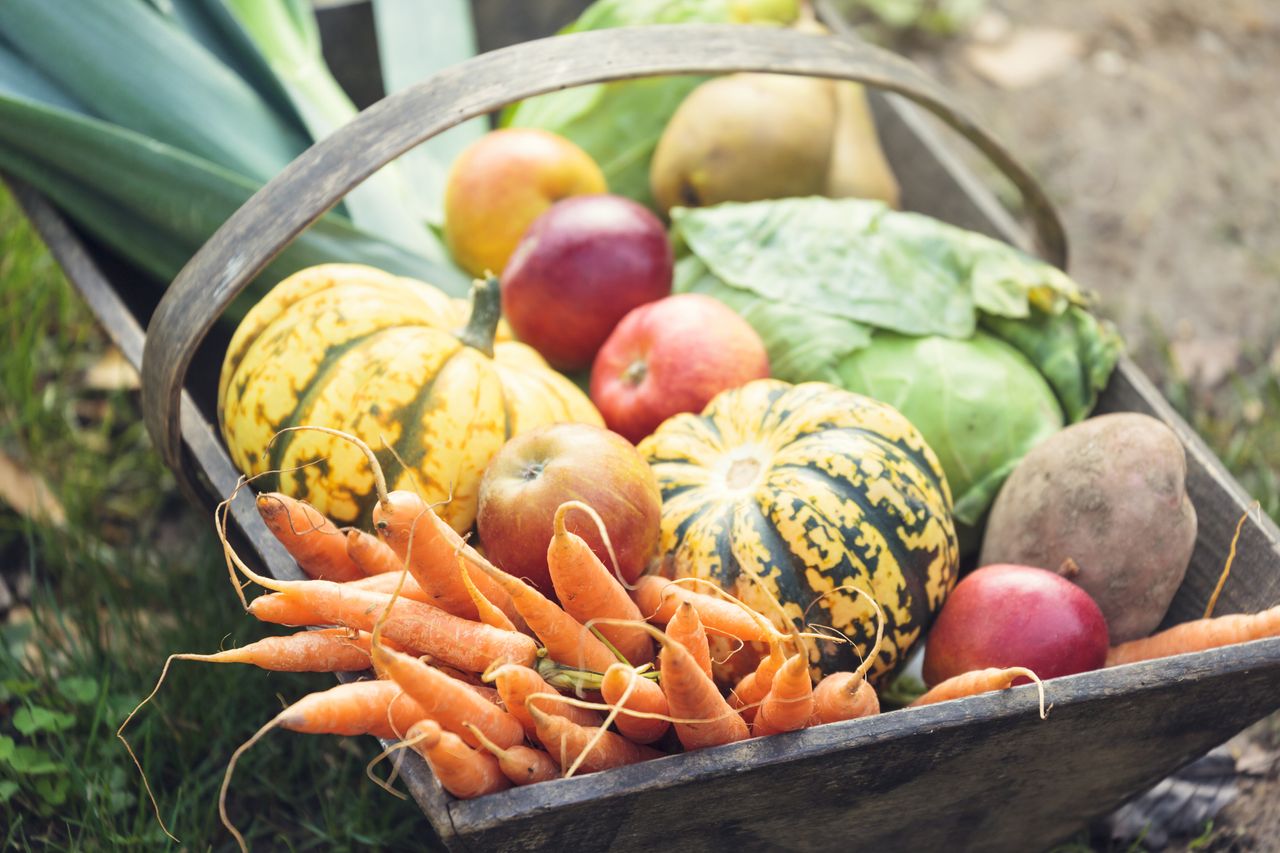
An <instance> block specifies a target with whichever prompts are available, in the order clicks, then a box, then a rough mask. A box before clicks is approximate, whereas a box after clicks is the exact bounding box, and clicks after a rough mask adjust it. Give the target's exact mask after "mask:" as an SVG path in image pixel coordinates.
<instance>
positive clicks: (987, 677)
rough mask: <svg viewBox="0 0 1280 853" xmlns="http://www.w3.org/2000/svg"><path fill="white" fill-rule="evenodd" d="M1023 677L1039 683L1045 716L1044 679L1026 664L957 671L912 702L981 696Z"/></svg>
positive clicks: (1041, 709) (925, 703)
mask: <svg viewBox="0 0 1280 853" xmlns="http://www.w3.org/2000/svg"><path fill="white" fill-rule="evenodd" d="M1019 678H1030V679H1031V680H1032V681H1034V682H1035V683H1036V687H1037V688H1038V689H1039V691H1040V719H1042V720H1043V719H1044V718H1045V714H1046V712H1045V708H1044V683H1043V682H1042V681H1040V678H1039V677H1038V676H1037V675H1036V674H1035V673H1034V672H1032V671H1031V670H1029V669H1027V668H1026V667H1025V666H1011V667H1009V668H1007V669H1000V668H999V667H991V668H989V669H975V670H973V671H972V672H962V673H960V674H959V675H953V676H951V677H950V678H948V679H947V680H946V681H940V682H938V683H937V684H936V685H934V686H933V688H932V689H930V690H929V691H928V692H927V693H925V694H924V695H923V696H921V697H920V698H918V699H916V701H914V702H912V703H911V706H912V707H915V706H917V705H932V704H934V703H935V702H948V701H950V700H952V699H963V698H964V697H966V696H977V695H978V694H980V693H991V692H993V691H996V690H1007V689H1008V688H1010V687H1012V686H1013V682H1015V681H1017V680H1018V679H1019Z"/></svg>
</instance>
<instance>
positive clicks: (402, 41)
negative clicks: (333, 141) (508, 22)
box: [373, 0, 489, 225]
mask: <svg viewBox="0 0 1280 853" xmlns="http://www.w3.org/2000/svg"><path fill="white" fill-rule="evenodd" d="M373 21H374V26H375V27H376V29H377V33H378V62H379V64H380V66H381V69H382V82H383V88H384V89H385V90H386V92H387V94H388V95H390V94H393V93H395V92H399V91H400V90H402V89H405V88H408V87H409V86H412V85H413V84H414V83H418V82H420V81H422V80H425V79H427V78H428V77H430V76H431V75H432V74H434V73H436V72H437V71H439V70H441V69H443V68H447V67H449V66H450V65H454V64H456V63H458V62H462V61H463V60H465V59H468V58H470V57H472V56H474V55H475V52H476V36H475V24H474V22H473V21H472V18H471V4H470V3H469V2H467V0H432V2H431V3H422V2H421V0H373ZM488 129H489V125H488V122H487V121H486V120H485V119H482V118H478V119H472V120H471V121H468V122H464V123H462V124H460V125H458V126H457V127H453V128H450V129H449V130H447V131H445V132H444V133H441V134H439V135H437V136H435V137H433V138H431V139H428V140H427V141H426V142H424V143H423V144H422V145H420V146H418V147H417V148H415V149H414V150H413V151H410V152H408V153H407V154H405V156H404V157H403V158H401V160H400V162H399V165H401V166H402V167H403V169H404V173H405V176H406V177H407V178H408V179H409V180H410V181H411V182H412V185H413V188H414V190H415V193H416V195H417V197H418V198H419V200H420V201H421V203H422V208H421V213H422V215H424V216H425V217H426V218H427V219H428V221H430V222H431V223H433V224H435V225H440V224H441V223H443V222H444V212H443V208H444V185H445V178H446V177H447V175H448V169H449V165H450V164H451V163H452V162H453V161H454V159H455V158H456V157H457V156H458V155H459V154H460V153H462V150H463V149H464V148H466V147H467V146H468V145H470V144H471V143H472V142H474V141H475V140H477V139H479V138H480V137H481V136H483V135H484V134H485V132H486V131H488Z"/></svg>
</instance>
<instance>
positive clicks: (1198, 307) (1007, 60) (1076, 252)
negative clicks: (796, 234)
mask: <svg viewBox="0 0 1280 853" xmlns="http://www.w3.org/2000/svg"><path fill="white" fill-rule="evenodd" d="M1028 36H1030V38H1031V39H1032V40H1033V41H1031V42H1029V43H1028V42H1027V39H1028ZM1019 40H1023V42H1024V44H1023V47H1024V49H1023V50H1018V49H1017V47H1018V44H1017V43H1018V41H1019ZM1055 51H1056V54H1055ZM983 53H985V54H986V56H985V57H983V56H982V54H983ZM911 54H912V56H913V58H914V59H916V60H917V61H918V62H921V63H922V64H924V65H925V66H926V67H928V68H930V70H931V71H933V73H934V74H935V75H936V76H938V77H939V78H940V79H941V80H942V81H943V82H944V83H946V84H947V85H948V86H949V87H950V88H951V89H952V90H953V91H955V92H956V93H957V94H958V95H959V96H960V99H961V101H962V102H964V103H966V104H967V105H968V106H969V107H971V108H972V109H973V110H974V112H975V114H976V115H978V116H979V117H981V118H982V119H983V120H984V121H985V122H986V123H987V124H988V126H989V127H990V129H991V130H992V131H994V132H995V134H996V135H997V137H998V138H1000V139H1002V140H1003V141H1004V142H1005V143H1006V144H1007V145H1008V147H1009V149H1010V150H1011V151H1013V152H1015V153H1017V154H1018V156H1020V157H1021V158H1022V159H1023V160H1024V162H1025V163H1026V164H1027V165H1028V166H1029V167H1030V168H1031V171H1032V172H1033V173H1034V174H1036V175H1037V176H1039V177H1040V178H1041V180H1042V181H1044V182H1045V184H1046V186H1047V189H1048V191H1049V193H1050V195H1051V196H1052V197H1053V199H1054V201H1055V202H1056V203H1057V204H1058V205H1059V207H1060V209H1061V212H1062V214H1063V217H1064V220H1065V224H1066V227H1067V231H1068V234H1069V235H1070V238H1071V254H1072V261H1071V272H1072V274H1073V276H1074V277H1075V278H1076V279H1077V280H1078V281H1080V282H1081V283H1082V284H1083V285H1085V286H1086V287H1088V288H1090V289H1092V290H1095V291H1097V292H1098V293H1099V295H1100V297H1101V300H1102V310H1103V311H1104V312H1105V313H1106V314H1108V315H1109V316H1110V317H1112V318H1113V319H1114V320H1115V321H1116V322H1117V324H1118V325H1119V326H1120V328H1121V330H1122V331H1123V332H1124V333H1125V336H1126V338H1127V339H1128V341H1129V344H1130V348H1131V351H1132V352H1133V354H1134V355H1135V356H1136V357H1137V359H1138V361H1139V363H1140V364H1142V365H1143V367H1144V368H1146V369H1147V370H1148V371H1149V372H1153V373H1155V374H1157V375H1160V376H1166V375H1167V374H1169V373H1175V374H1181V376H1180V377H1179V378H1181V379H1182V380H1185V381H1187V382H1189V383H1191V384H1192V385H1193V386H1199V390H1200V391H1201V392H1203V393H1211V392H1212V388H1213V386H1214V385H1216V384H1219V383H1222V382H1223V381H1224V380H1228V379H1229V378H1230V377H1231V376H1232V375H1233V374H1234V372H1235V371H1237V370H1238V369H1239V368H1240V366H1241V364H1243V363H1252V364H1254V365H1257V364H1259V363H1262V364H1265V363H1266V362H1267V361H1270V362H1271V370H1273V371H1276V372H1280V133H1278V132H1277V131H1280V2H1274V0H1220V2H1212V3H1208V2H1203V0H1127V2H1124V3H1116V2H1112V0H1070V2H1066V0H1059V2H1047V3H1046V2H1037V0H1003V2H998V3H992V4H990V5H989V6H988V8H987V11H986V12H985V13H984V14H983V16H982V17H981V18H980V19H979V20H978V21H977V22H976V24H975V25H974V26H973V27H972V28H971V29H970V30H969V31H968V33H966V34H965V35H963V36H961V37H960V38H957V39H952V40H949V41H946V42H945V43H942V44H937V45H927V46H917V47H915V48H913V49H912V50H911ZM993 57H994V66H995V67H994V70H993V69H992V65H993V63H992V62H991V61H990V60H992V58H993ZM984 58H985V59H987V60H988V62H987V63H986V64H985V66H984V63H983V59H984ZM1001 62H1003V63H1004V65H1003V67H1002V66H1001ZM984 72H985V73H984ZM1028 74H1029V75H1031V76H1033V77H1034V76H1036V75H1037V74H1038V75H1039V79H1038V80H1036V81H1035V82H1032V83H1029V84H1026V85H1021V86H1019V85H1017V84H1018V83H1019V82H1025V79H1026V77H1027V75H1028ZM1019 77H1022V78H1023V80H1022V81H1020V80H1019ZM1264 369H1265V368H1264ZM1264 414H1265V416H1266V417H1267V418H1280V411H1271V412H1266V413H1264ZM1277 746H1280V718H1273V719H1271V720H1266V721H1263V722H1262V723H1260V724H1258V725H1257V726H1255V727H1254V728H1253V729H1251V730H1249V731H1248V732H1246V733H1245V734H1243V735H1241V736H1240V737H1239V738H1237V739H1236V740H1235V741H1233V742H1232V748H1233V750H1234V751H1236V752H1237V753H1238V754H1251V755H1253V756H1261V757H1262V760H1261V761H1260V762H1259V763H1257V764H1255V765H1254V766H1255V769H1256V768H1258V767H1261V769H1260V770H1257V772H1256V773H1255V774H1254V775H1250V776H1248V777H1242V779H1241V780H1240V785H1241V788H1242V792H1241V795H1240V796H1239V797H1238V798H1237V799H1236V800H1235V802H1233V803H1232V804H1231V805H1229V806H1228V807H1227V808H1226V809H1225V810H1224V811H1223V812H1222V813H1221V814H1220V815H1219V816H1218V817H1217V818H1216V819H1215V820H1214V822H1213V824H1212V826H1211V827H1210V828H1208V830H1207V831H1202V832H1200V833H1198V835H1197V837H1196V838H1195V839H1194V840H1193V839H1189V838H1184V839H1182V840H1181V841H1180V842H1177V843H1175V844H1173V845H1172V846H1171V847H1169V848H1167V849H1172V850H1188V849H1196V850H1216V851H1274V850H1280V782H1278V781H1277V774H1276V766H1277V765H1276V762H1275V761H1274V760H1271V761H1267V760H1266V759H1267V757H1268V756H1269V757H1270V758H1271V759H1274V757H1275V755H1276V752H1275V750H1276V748H1277ZM1203 829H1204V828H1203V827H1202V830H1203ZM1090 844H1091V845H1092V847H1093V848H1094V849H1118V850H1125V849H1131V848H1129V847H1128V844H1127V843H1123V844H1118V845H1112V844H1109V843H1108V842H1107V841H1106V837H1105V835H1104V834H1103V833H1101V832H1095V833H1094V835H1093V837H1092V839H1091V840H1090V841H1088V842H1086V841H1082V847H1081V848H1077V847H1075V846H1074V845H1073V846H1071V847H1070V848H1069V849H1090ZM1132 849H1148V848H1147V847H1146V846H1145V845H1143V846H1142V847H1138V848H1132Z"/></svg>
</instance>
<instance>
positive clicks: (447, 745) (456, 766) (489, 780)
mask: <svg viewBox="0 0 1280 853" xmlns="http://www.w3.org/2000/svg"><path fill="white" fill-rule="evenodd" d="M405 743H407V744H411V745H412V746H413V748H414V749H415V750H417V751H418V753H420V754H421V755H422V757H423V758H425V759H426V760H427V763H428V764H430V765H431V771H432V772H433V773H435V775H436V779H437V780H438V781H439V782H440V786H441V787H442V788H444V789H445V790H446V791H448V792H449V793H450V794H453V795H454V796H455V797H457V798H459V799H462V800H469V799H471V798H472V797H481V796H484V795H485V794H492V793H495V792H497V791H504V790H506V789H507V788H510V787H511V782H509V781H508V780H507V777H506V776H504V775H503V773H502V769H501V768H500V767H499V766H498V759H496V758H494V757H493V756H492V755H490V754H489V753H488V752H486V751H485V750H483V749H472V748H471V747H469V746H467V745H466V743H464V742H463V740H462V738H460V737H459V736H458V735H456V734H454V733H453V732H449V731H445V730H444V729H443V728H442V727H441V726H440V724H439V723H437V722H435V721H434V720H422V721H421V722H418V723H415V724H414V726H413V728H411V729H409V734H408V735H407V736H406V737H405Z"/></svg>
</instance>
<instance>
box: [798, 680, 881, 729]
mask: <svg viewBox="0 0 1280 853" xmlns="http://www.w3.org/2000/svg"><path fill="white" fill-rule="evenodd" d="M879 713H880V697H879V696H877V695H876V690H875V688H874V687H872V686H871V682H869V681H867V679H866V678H864V677H863V675H862V673H860V672H833V673H831V674H830V675H828V676H826V677H825V678H823V679H822V680H821V681H819V682H818V686H817V687H815V688H813V719H812V721H811V722H810V724H811V725H819V724H822V723H837V722H839V721H841V720H856V719H858V718H860V717H871V716H874V715H876V714H879Z"/></svg>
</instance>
